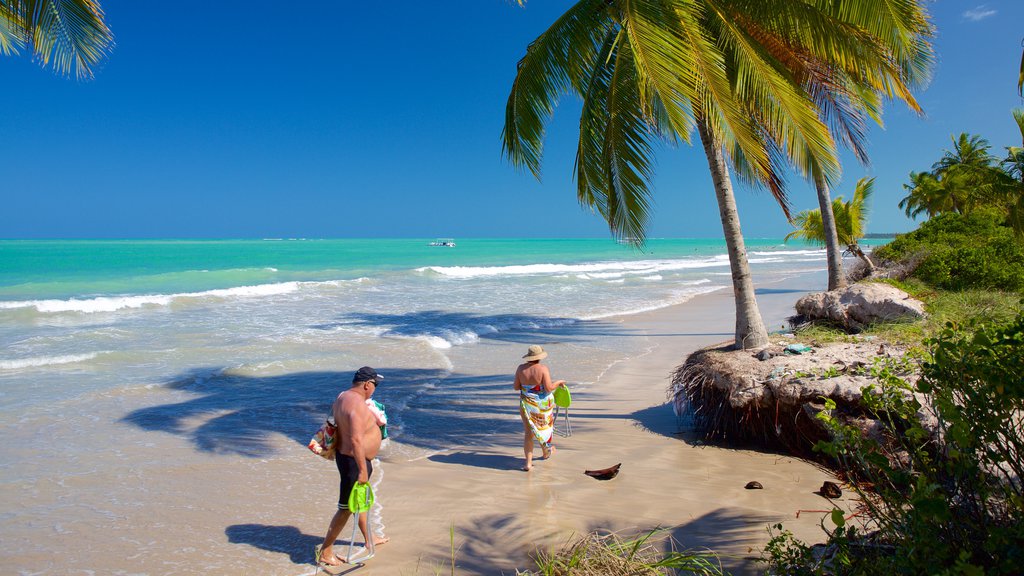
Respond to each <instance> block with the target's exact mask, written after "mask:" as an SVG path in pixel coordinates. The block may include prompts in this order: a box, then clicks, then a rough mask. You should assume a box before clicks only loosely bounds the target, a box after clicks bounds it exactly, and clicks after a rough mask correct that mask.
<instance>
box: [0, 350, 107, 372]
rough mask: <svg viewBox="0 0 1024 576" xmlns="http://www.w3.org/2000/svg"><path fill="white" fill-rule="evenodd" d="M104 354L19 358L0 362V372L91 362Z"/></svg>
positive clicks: (91, 353)
mask: <svg viewBox="0 0 1024 576" xmlns="http://www.w3.org/2000/svg"><path fill="white" fill-rule="evenodd" d="M100 354H106V352H90V353H88V354H67V355H65V356H39V357H36V358H19V359H17V360H0V370H23V369H25V368H38V367H40V366H54V365H57V364H73V363H75V362H84V361H86V360H92V359H93V358H95V357H97V356H99V355H100Z"/></svg>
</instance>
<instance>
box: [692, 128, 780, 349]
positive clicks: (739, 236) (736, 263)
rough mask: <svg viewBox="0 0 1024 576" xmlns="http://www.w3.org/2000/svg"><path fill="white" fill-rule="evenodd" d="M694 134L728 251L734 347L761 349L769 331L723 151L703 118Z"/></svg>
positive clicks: (766, 341)
mask: <svg viewBox="0 0 1024 576" xmlns="http://www.w3.org/2000/svg"><path fill="white" fill-rule="evenodd" d="M697 131H698V132H699V133H700V141H701V143H702V144H703V145H704V153H705V154H706V155H707V157H708V168H710V169H711V179H712V181H713V182H714V185H715V197H717V198H718V212H719V214H720V215H721V218H722V230H723V231H724V232H725V245H726V247H727V248H728V250H729V269H730V271H731V272H732V293H733V296H734V297H735V299H736V344H735V346H736V348H740V349H744V350H746V349H748V348H761V347H764V346H767V345H768V331H767V330H766V329H765V327H764V321H763V320H762V319H761V311H760V310H758V308H757V299H756V298H755V297H754V281H753V278H751V276H750V263H749V262H747V248H746V246H745V245H744V243H743V233H742V232H740V215H739V212H737V210H736V199H735V197H734V196H733V193H732V182H731V180H730V179H729V168H728V166H726V164H725V156H724V155H723V154H722V148H721V147H720V146H719V145H718V143H717V142H715V141H714V139H713V138H712V136H711V132H710V130H709V129H708V127H707V126H706V125H705V124H704V121H703V120H702V119H698V120H697Z"/></svg>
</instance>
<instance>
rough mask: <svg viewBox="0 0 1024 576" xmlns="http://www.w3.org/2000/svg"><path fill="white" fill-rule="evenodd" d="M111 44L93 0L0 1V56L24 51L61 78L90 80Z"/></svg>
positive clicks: (109, 36) (100, 11) (108, 32)
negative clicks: (51, 68)
mask: <svg viewBox="0 0 1024 576" xmlns="http://www.w3.org/2000/svg"><path fill="white" fill-rule="evenodd" d="M112 45H113V36H112V35H111V33H110V28H108V27H107V24H106V22H105V21H104V19H103V10H102V9H101V8H100V4H99V2H98V1H96V0H0V54H3V55H5V56H7V55H12V54H18V53H19V52H20V51H21V50H23V49H25V48H28V49H29V50H31V52H32V54H33V55H34V57H35V58H36V59H37V60H38V61H39V62H40V63H41V64H42V65H43V66H49V65H51V64H52V66H53V69H54V71H56V72H57V73H58V74H60V75H62V76H67V75H69V74H70V73H71V72H72V71H74V74H75V77H77V78H80V79H81V78H92V77H93V69H94V68H95V67H96V65H97V64H99V62H100V61H101V60H102V59H103V58H104V57H105V56H106V54H107V53H108V51H109V50H110V48H111V46H112Z"/></svg>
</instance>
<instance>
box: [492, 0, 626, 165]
mask: <svg viewBox="0 0 1024 576" xmlns="http://www.w3.org/2000/svg"><path fill="white" fill-rule="evenodd" d="M613 26H614V22H613V21H612V20H611V19H610V18H609V15H608V12H607V10H605V3H604V2H603V0H582V1H581V2H578V3H577V4H576V5H574V6H573V7H572V8H570V9H569V11H567V12H566V13H565V14H563V15H562V16H561V17H560V18H559V19H558V20H556V21H555V23H554V24H552V25H551V27H549V28H548V29H547V30H546V31H545V32H544V33H542V34H541V35H540V36H538V37H537V39H536V40H534V41H533V42H532V43H530V45H529V46H528V47H527V49H526V55H525V56H523V58H522V59H521V60H520V61H519V64H518V66H517V69H516V77H515V80H514V81H513V83H512V90H511V91H510V92H509V97H508V102H507V104H506V106H505V126H504V128H503V130H502V152H503V154H504V155H505V157H506V158H508V159H509V160H510V161H511V162H512V164H513V165H515V166H517V167H526V168H527V169H529V170H530V172H531V173H533V175H534V176H535V177H536V178H538V179H540V177H541V157H542V156H543V148H544V126H545V124H546V123H547V121H548V120H549V119H550V118H551V115H552V113H553V112H554V107H555V104H556V102H557V100H558V97H559V96H560V95H562V94H564V93H567V92H569V91H571V90H576V91H577V92H581V91H583V90H584V89H585V86H586V83H587V80H588V75H587V71H588V70H590V69H592V68H593V65H594V61H595V59H596V58H597V56H598V50H599V48H600V46H601V45H602V44H603V40H604V37H605V35H606V33H607V31H608V30H609V29H610V28H612V27H613Z"/></svg>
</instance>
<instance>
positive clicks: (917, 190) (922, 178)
mask: <svg viewBox="0 0 1024 576" xmlns="http://www.w3.org/2000/svg"><path fill="white" fill-rule="evenodd" d="M903 188H904V189H906V190H907V196H906V197H904V198H903V199H902V200H900V202H899V207H900V208H903V211H904V212H905V213H906V215H907V217H908V218H917V217H918V216H920V215H921V214H925V215H927V216H928V218H932V217H933V216H937V215H938V214H942V213H943V212H955V211H956V210H955V208H954V207H955V206H956V202H954V200H953V198H952V195H951V193H950V192H951V190H952V188H949V187H946V186H944V185H943V183H942V182H940V181H939V179H938V178H936V177H935V175H934V174H932V173H931V172H911V173H910V183H909V184H904V185H903Z"/></svg>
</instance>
